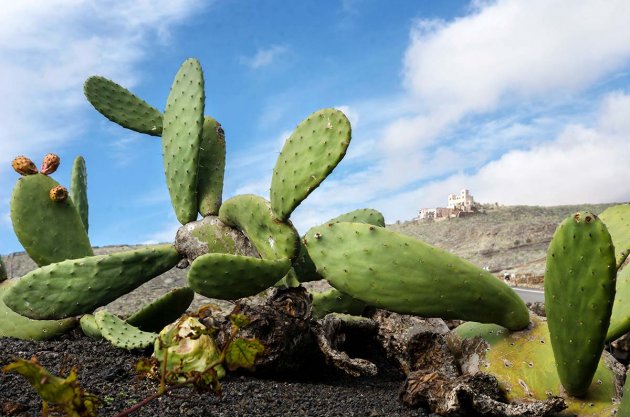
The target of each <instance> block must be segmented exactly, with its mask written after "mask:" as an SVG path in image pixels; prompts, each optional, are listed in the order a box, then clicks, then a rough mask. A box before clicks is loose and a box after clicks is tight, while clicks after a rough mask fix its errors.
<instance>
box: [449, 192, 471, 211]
mask: <svg viewBox="0 0 630 417" xmlns="http://www.w3.org/2000/svg"><path fill="white" fill-rule="evenodd" d="M474 206H475V200H474V199H473V196H472V195H470V191H468V190H466V189H464V190H462V191H461V192H460V193H459V195H457V194H449V196H448V204H447V205H446V208H450V209H458V210H461V211H472V209H473V207H474Z"/></svg>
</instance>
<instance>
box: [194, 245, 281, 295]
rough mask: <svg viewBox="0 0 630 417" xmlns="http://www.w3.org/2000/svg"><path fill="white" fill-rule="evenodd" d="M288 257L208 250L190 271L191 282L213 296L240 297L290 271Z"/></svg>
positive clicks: (267, 284) (257, 290) (258, 290)
mask: <svg viewBox="0 0 630 417" xmlns="http://www.w3.org/2000/svg"><path fill="white" fill-rule="evenodd" d="M290 267H291V264H290V262H289V260H288V259H287V258H284V259H278V260H275V259H258V258H250V257H247V256H239V255H229V254H224V253H208V254H206V255H202V256H200V257H198V258H197V259H195V260H194V261H193V263H192V265H191V267H190V271H188V285H190V288H192V289H193V290H195V292H197V293H199V294H201V295H204V296H206V297H210V298H218V299H222V300H236V299H238V298H243V297H249V296H252V295H256V294H258V293H259V292H261V291H263V290H265V289H267V288H269V287H271V286H272V285H273V284H274V283H276V282H277V281H278V280H279V279H280V278H282V277H283V276H285V275H286V274H287V272H288V271H289V268H290Z"/></svg>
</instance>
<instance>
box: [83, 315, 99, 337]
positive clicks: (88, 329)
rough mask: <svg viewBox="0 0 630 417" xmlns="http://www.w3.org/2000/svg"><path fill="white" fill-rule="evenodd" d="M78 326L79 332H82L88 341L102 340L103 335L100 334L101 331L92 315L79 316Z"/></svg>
mask: <svg viewBox="0 0 630 417" xmlns="http://www.w3.org/2000/svg"><path fill="white" fill-rule="evenodd" d="M79 324H80V325H81V330H82V331H83V334H85V335H86V336H87V337H89V338H90V339H94V340H101V339H102V338H103V335H102V334H101V329H100V328H99V327H98V324H97V323H96V319H95V318H94V316H93V315H92V314H84V315H83V316H81V320H79Z"/></svg>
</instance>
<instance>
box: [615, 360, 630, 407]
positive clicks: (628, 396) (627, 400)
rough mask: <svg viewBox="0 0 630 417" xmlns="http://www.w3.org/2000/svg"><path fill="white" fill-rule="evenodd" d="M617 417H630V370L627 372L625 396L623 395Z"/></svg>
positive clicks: (624, 387)
mask: <svg viewBox="0 0 630 417" xmlns="http://www.w3.org/2000/svg"><path fill="white" fill-rule="evenodd" d="M617 417H630V371H628V373H627V374H626V383H625V385H624V386H623V397H621V404H619V412H618V413H617Z"/></svg>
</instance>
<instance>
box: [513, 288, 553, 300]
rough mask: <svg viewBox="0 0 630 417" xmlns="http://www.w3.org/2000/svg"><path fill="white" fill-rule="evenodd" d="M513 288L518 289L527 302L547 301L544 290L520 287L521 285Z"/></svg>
mask: <svg viewBox="0 0 630 417" xmlns="http://www.w3.org/2000/svg"><path fill="white" fill-rule="evenodd" d="M512 289H513V290H514V291H516V293H517V294H518V295H520V296H521V298H522V299H523V300H524V301H525V302H526V303H535V302H543V301H545V294H544V293H543V292H542V290H535V289H532V288H519V287H512Z"/></svg>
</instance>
